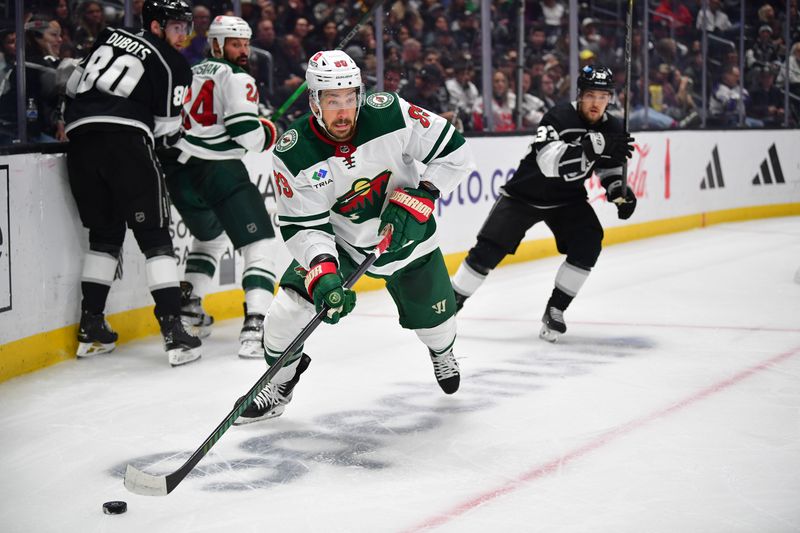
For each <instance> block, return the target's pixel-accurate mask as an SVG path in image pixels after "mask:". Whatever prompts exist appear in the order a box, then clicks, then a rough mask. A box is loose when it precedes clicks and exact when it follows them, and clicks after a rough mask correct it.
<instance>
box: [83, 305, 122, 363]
mask: <svg viewBox="0 0 800 533" xmlns="http://www.w3.org/2000/svg"><path fill="white" fill-rule="evenodd" d="M118 337H119V335H117V332H116V331H114V330H113V329H111V326H109V325H108V322H106V317H105V315H104V314H103V313H98V314H96V315H93V314H91V313H89V312H88V311H83V312H82V313H81V324H80V326H79V328H78V351H77V353H76V355H77V356H78V357H89V356H92V355H97V354H101V353H108V352H110V351H112V350H113V349H114V348H115V347H116V346H117V338H118Z"/></svg>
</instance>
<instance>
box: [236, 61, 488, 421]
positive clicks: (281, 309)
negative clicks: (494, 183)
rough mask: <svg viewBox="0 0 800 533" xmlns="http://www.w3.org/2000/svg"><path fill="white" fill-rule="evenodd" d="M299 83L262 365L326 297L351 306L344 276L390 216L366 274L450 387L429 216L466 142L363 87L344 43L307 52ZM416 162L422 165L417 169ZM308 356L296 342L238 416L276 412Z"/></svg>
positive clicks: (448, 299) (460, 174) (452, 183)
mask: <svg viewBox="0 0 800 533" xmlns="http://www.w3.org/2000/svg"><path fill="white" fill-rule="evenodd" d="M306 81H307V82H308V90H309V101H310V105H311V112H312V113H311V114H309V115H306V116H304V117H302V118H300V119H298V120H297V121H296V122H294V124H292V126H291V128H290V129H289V130H288V131H287V132H286V133H284V134H283V135H282V136H281V138H280V140H279V141H278V143H277V144H276V146H275V155H274V163H275V169H274V177H275V186H276V189H277V191H278V200H277V203H278V221H279V225H280V230H281V234H282V236H283V239H284V241H285V242H286V246H287V247H288V249H289V252H290V253H291V255H292V256H293V257H294V259H295V260H294V261H293V263H292V264H291V265H290V266H289V268H288V269H287V270H286V272H285V273H284V274H283V277H282V278H281V281H280V289H279V290H278V294H277V296H276V298H275V301H274V302H273V303H272V307H271V308H270V314H269V320H268V321H267V327H266V330H265V334H264V345H265V349H266V352H267V363H268V364H273V363H274V362H275V360H276V359H277V357H279V356H280V354H281V353H282V352H283V350H284V349H285V348H287V347H288V346H289V344H290V343H291V342H292V340H293V339H294V338H295V337H296V336H297V335H298V333H299V332H300V331H301V329H302V328H303V327H304V326H305V324H307V323H308V322H309V321H310V319H311V318H312V317H313V316H314V314H315V312H316V310H319V309H321V308H322V305H323V303H327V304H328V305H329V306H330V308H331V311H329V313H328V314H327V316H326V317H324V320H325V321H326V322H328V323H336V322H338V321H339V319H340V318H342V317H343V316H345V315H346V314H347V313H349V312H350V311H352V309H353V307H354V306H355V301H356V295H355V293H354V292H353V291H351V290H348V289H344V288H343V286H342V283H343V279H345V278H347V276H348V275H349V274H350V273H352V272H353V271H354V270H355V269H356V267H357V265H358V264H359V263H361V262H362V261H363V259H364V257H365V255H366V254H367V253H369V250H371V249H372V248H374V247H375V245H377V244H378V242H379V240H380V237H379V232H380V231H381V230H382V229H383V228H384V227H385V226H387V225H388V224H392V226H393V228H394V232H393V236H392V242H391V244H390V246H389V248H388V250H387V251H386V252H385V253H384V254H382V255H381V256H380V258H379V259H378V260H377V261H376V262H375V264H374V265H373V266H372V267H371V268H370V269H369V270H368V271H367V275H368V276H371V277H375V278H383V279H384V280H386V287H387V289H388V290H389V293H390V295H391V296H392V298H393V300H394V301H395V304H396V305H397V309H398V312H399V315H400V325H401V326H402V327H404V328H406V329H411V330H413V331H414V332H415V333H416V334H417V336H418V337H419V339H420V340H421V341H422V342H423V344H425V346H426V347H427V349H428V353H429V355H430V359H431V362H432V363H433V367H434V375H435V376H436V380H437V382H438V383H439V386H440V387H441V388H442V390H443V391H444V392H445V393H447V394H452V393H454V392H456V390H458V387H459V382H460V372H459V367H458V363H457V361H456V359H455V356H454V355H453V344H454V343H455V338H456V323H455V298H454V296H453V292H452V289H451V288H450V286H449V278H448V274H447V269H446V267H445V264H444V259H443V257H442V253H441V250H440V249H439V245H438V239H437V234H436V222H435V220H434V217H433V216H432V214H433V210H434V205H435V201H436V199H437V198H438V197H439V194H440V192H444V193H447V192H449V191H452V190H453V189H454V188H455V187H456V185H457V184H458V182H459V181H461V180H462V179H463V178H465V177H466V176H468V175H469V174H470V173H471V172H472V171H473V170H474V168H475V165H474V162H473V160H472V155H471V153H470V150H469V149H468V147H467V145H466V144H465V141H464V138H463V137H462V136H461V134H460V133H458V132H457V131H456V130H455V128H454V127H453V126H452V125H451V124H450V123H449V122H448V121H446V120H444V119H443V118H441V117H439V116H437V115H435V114H433V113H430V112H428V111H426V110H424V109H422V108H420V107H418V106H415V105H413V104H411V103H409V102H406V101H405V100H403V99H401V98H400V97H398V96H397V95H396V94H394V93H374V94H370V95H369V96H366V95H365V93H364V86H363V84H362V82H361V71H360V70H359V68H358V67H357V66H356V64H355V63H354V62H353V60H352V59H351V58H350V57H349V56H348V55H347V54H345V53H344V52H341V51H322V52H317V53H316V54H314V55H313V56H312V57H311V58H310V60H309V64H308V70H307V72H306ZM418 161H419V162H422V163H424V164H425V165H427V167H426V168H425V170H423V171H422V173H421V175H420V171H419V169H418V167H417V162H418ZM344 346H346V344H344ZM310 361H311V359H310V358H309V357H308V356H307V355H305V354H303V353H302V347H300V348H299V349H298V350H297V351H296V352H295V353H294V354H293V355H292V356H291V357H290V358H289V360H288V362H287V363H286V364H285V365H284V367H283V368H282V369H281V370H280V371H278V373H277V374H276V375H275V377H274V378H273V381H272V382H271V383H270V384H268V385H267V387H266V388H264V389H263V390H262V391H261V392H260V393H259V395H258V396H257V397H256V399H255V400H254V402H253V403H252V404H251V405H250V406H248V408H247V410H245V411H244V413H243V414H242V415H241V416H240V417H239V419H238V420H237V422H236V423H237V424H243V423H247V422H252V421H255V420H261V419H264V418H270V417H274V416H278V415H280V414H281V413H282V412H283V410H284V408H285V406H286V404H287V403H288V402H289V401H290V400H291V398H292V392H293V389H294V387H295V385H296V384H297V382H298V380H299V377H300V374H301V373H302V372H303V371H305V369H306V368H307V367H308V364H309V363H310ZM240 401H241V399H240Z"/></svg>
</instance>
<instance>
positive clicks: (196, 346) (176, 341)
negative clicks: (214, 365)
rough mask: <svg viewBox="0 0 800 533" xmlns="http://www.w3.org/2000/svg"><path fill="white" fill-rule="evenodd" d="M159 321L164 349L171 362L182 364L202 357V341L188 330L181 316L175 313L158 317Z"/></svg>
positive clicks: (173, 364)
mask: <svg viewBox="0 0 800 533" xmlns="http://www.w3.org/2000/svg"><path fill="white" fill-rule="evenodd" d="M158 323H159V325H160V326H161V335H162V336H163V337H164V350H166V352H167V355H168V356H169V364H171V365H172V366H181V365H185V364H186V363H191V362H192V361H196V360H197V359H200V345H201V344H202V342H201V341H200V339H199V338H197V337H195V336H194V335H190V334H189V333H187V332H186V330H185V329H184V327H183V322H182V321H181V318H180V317H177V316H174V315H169V316H165V317H158Z"/></svg>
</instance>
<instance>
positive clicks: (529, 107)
mask: <svg viewBox="0 0 800 533" xmlns="http://www.w3.org/2000/svg"><path fill="white" fill-rule="evenodd" d="M532 79H533V78H532V77H531V73H530V72H528V71H525V72H523V73H522V128H523V129H536V127H537V126H538V125H539V122H540V121H541V120H542V117H543V116H544V114H545V103H544V101H543V100H542V99H540V98H539V97H537V96H534V95H533V94H532V93H531V85H532ZM511 94H513V95H514V98H513V99H512V100H511V105H512V106H513V109H514V110H515V111H516V109H517V102H516V100H517V92H516V91H515V90H513V89H512V93H511Z"/></svg>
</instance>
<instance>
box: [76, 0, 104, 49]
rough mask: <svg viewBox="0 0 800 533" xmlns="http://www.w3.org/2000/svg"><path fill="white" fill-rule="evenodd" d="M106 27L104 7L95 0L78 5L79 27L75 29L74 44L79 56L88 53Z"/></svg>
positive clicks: (88, 0)
mask: <svg viewBox="0 0 800 533" xmlns="http://www.w3.org/2000/svg"><path fill="white" fill-rule="evenodd" d="M105 27H106V19H105V16H104V15H103V8H102V6H101V5H100V3H99V2H95V0H86V1H85V2H83V3H82V4H79V5H78V28H77V29H76V30H75V40H74V44H75V47H76V49H77V53H78V56H79V57H83V56H85V55H87V54H88V53H89V52H90V51H91V50H92V46H94V41H95V40H96V39H97V36H98V35H100V32H101V31H103V29H105Z"/></svg>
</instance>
